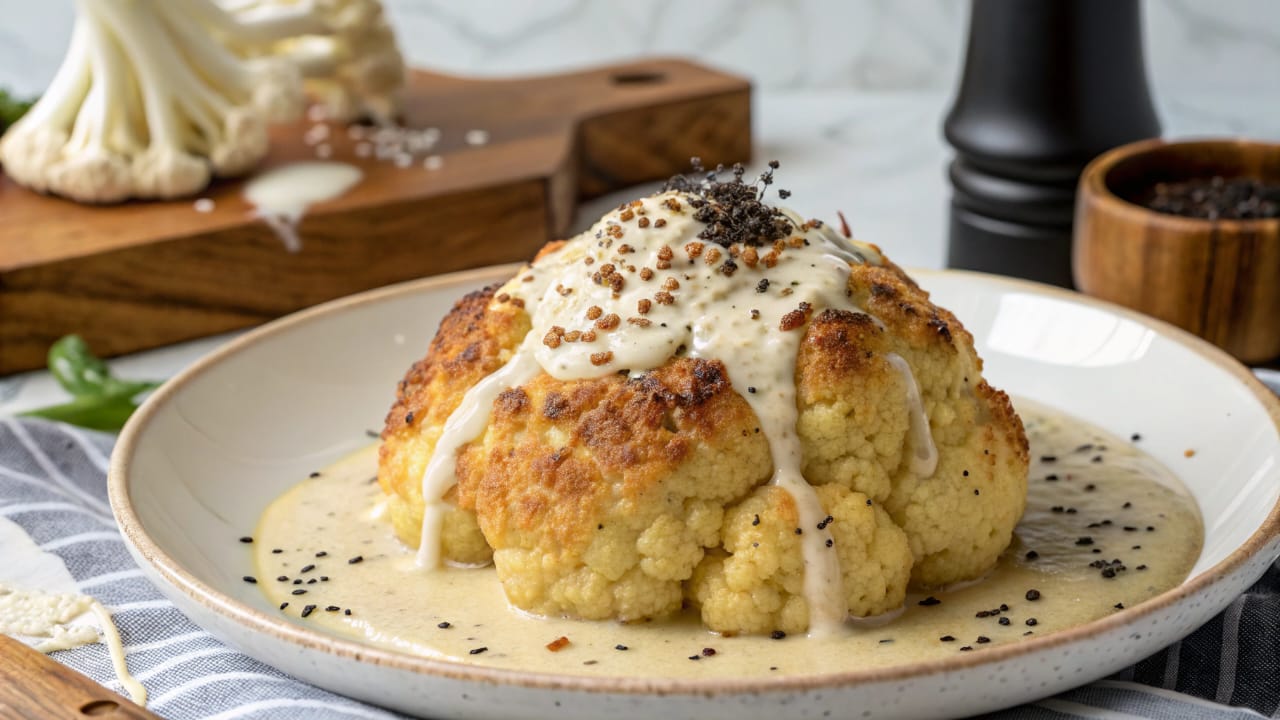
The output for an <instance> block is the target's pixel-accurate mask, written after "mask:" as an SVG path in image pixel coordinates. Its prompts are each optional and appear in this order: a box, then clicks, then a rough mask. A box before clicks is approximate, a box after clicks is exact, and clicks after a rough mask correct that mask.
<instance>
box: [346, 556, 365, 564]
mask: <svg viewBox="0 0 1280 720" xmlns="http://www.w3.org/2000/svg"><path fill="white" fill-rule="evenodd" d="M362 562H364V556H363V555H357V556H355V557H353V558H351V559H350V560H348V561H347V564H348V565H355V564H357V563H362Z"/></svg>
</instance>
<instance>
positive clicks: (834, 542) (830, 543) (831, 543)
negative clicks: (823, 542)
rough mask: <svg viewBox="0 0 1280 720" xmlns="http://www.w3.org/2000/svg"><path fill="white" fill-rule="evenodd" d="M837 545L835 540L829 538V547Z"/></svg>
mask: <svg viewBox="0 0 1280 720" xmlns="http://www.w3.org/2000/svg"><path fill="white" fill-rule="evenodd" d="M835 544H836V541H835V540H832V539H831V538H827V547H832V546H833V545H835Z"/></svg>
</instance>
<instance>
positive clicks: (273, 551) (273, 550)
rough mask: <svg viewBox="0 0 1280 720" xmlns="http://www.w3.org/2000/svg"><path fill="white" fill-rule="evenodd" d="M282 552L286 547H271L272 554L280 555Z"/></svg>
mask: <svg viewBox="0 0 1280 720" xmlns="http://www.w3.org/2000/svg"><path fill="white" fill-rule="evenodd" d="M282 552H284V549H283V548H272V549H271V554H272V555H279V554H280V553H282Z"/></svg>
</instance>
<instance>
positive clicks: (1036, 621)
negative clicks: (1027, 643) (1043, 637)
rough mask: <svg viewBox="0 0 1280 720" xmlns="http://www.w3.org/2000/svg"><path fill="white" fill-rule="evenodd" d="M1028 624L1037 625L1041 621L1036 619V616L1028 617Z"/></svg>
mask: <svg viewBox="0 0 1280 720" xmlns="http://www.w3.org/2000/svg"><path fill="white" fill-rule="evenodd" d="M1027 624H1028V625H1030V626H1031V627H1035V626H1036V625H1039V624H1040V621H1039V620H1036V619H1035V618H1027Z"/></svg>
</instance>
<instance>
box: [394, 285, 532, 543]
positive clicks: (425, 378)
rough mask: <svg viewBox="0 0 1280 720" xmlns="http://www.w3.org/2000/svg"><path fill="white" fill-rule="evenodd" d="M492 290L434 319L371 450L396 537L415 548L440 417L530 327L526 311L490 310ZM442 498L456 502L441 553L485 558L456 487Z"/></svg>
mask: <svg viewBox="0 0 1280 720" xmlns="http://www.w3.org/2000/svg"><path fill="white" fill-rule="evenodd" d="M493 292H494V288H492V287H490V288H487V289H485V290H481V291H477V292H473V293H471V294H469V295H467V296H466V297H464V298H462V299H461V300H459V301H458V303H457V304H456V305H454V307H453V310H452V311H451V312H450V313H449V314H448V315H446V316H445V318H444V319H443V320H442V321H441V322H440V330H439V332H438V333H436V336H435V339H434V340H432V342H431V347H430V349H429V350H428V351H427V355H426V357H425V358H423V359H422V360H421V361H419V362H417V363H415V364H414V366H413V367H412V368H410V369H409V372H408V373H407V374H406V375H405V377H404V379H403V380H401V381H400V384H399V386H398V387H397V389H396V398H397V401H396V404H395V406H393V407H392V408H391V411H390V412H389V413H388V414H387V419H386V423H385V427H384V428H383V431H382V446H381V447H380V448H379V451H378V455H379V459H378V482H379V483H380V484H381V485H382V490H383V492H385V493H386V494H387V495H388V503H387V509H388V514H389V516H390V518H391V523H392V526H393V527H394V528H395V532H396V535H397V536H398V537H399V538H400V540H401V541H402V542H404V543H405V544H406V545H408V546H410V547H414V548H416V547H417V546H418V543H419V541H420V540H421V533H422V514H423V502H422V475H423V473H424V472H425V471H426V468H427V461H428V460H430V459H431V453H432V451H433V450H434V449H435V445H436V442H437V441H438V440H439V439H440V433H441V431H442V430H443V428H444V423H445V420H446V419H448V417H449V415H450V414H451V413H452V412H453V411H454V410H455V409H457V407H458V405H459V404H460V403H461V402H462V396H463V395H464V394H465V393H466V391H467V389H468V388H470V387H471V386H472V385H474V384H475V383H477V382H479V381H480V380H481V379H482V378H484V377H485V376H486V375H488V374H489V373H491V372H493V371H494V370H497V369H498V368H499V367H502V365H503V363H505V362H506V361H507V359H508V358H509V357H510V355H511V348H513V347H514V346H515V345H517V344H519V341H520V338H522V337H523V336H524V334H525V333H527V332H528V331H529V318H528V315H526V314H524V313H523V312H520V311H519V309H518V308H515V307H510V308H508V311H507V312H498V311H489V310H488V309H487V306H488V304H489V300H490V299H491V298H492V297H493ZM446 500H448V501H449V502H452V503H454V504H455V507H454V508H453V509H452V510H450V511H449V512H448V513H446V514H445V516H444V520H443V523H442V528H441V552H442V554H443V556H444V558H445V559H446V560H448V561H450V562H453V563H457V564H461V565H479V564H486V563H488V562H489V560H490V558H491V557H492V555H493V551H492V549H491V548H490V547H489V544H488V543H487V542H486V541H485V539H484V536H483V535H482V534H481V533H480V527H479V525H478V524H477V522H476V517H475V513H474V512H473V511H472V510H471V509H470V508H459V507H457V506H456V504H457V488H455V489H454V490H453V491H450V493H449V495H448V496H447V497H446Z"/></svg>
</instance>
